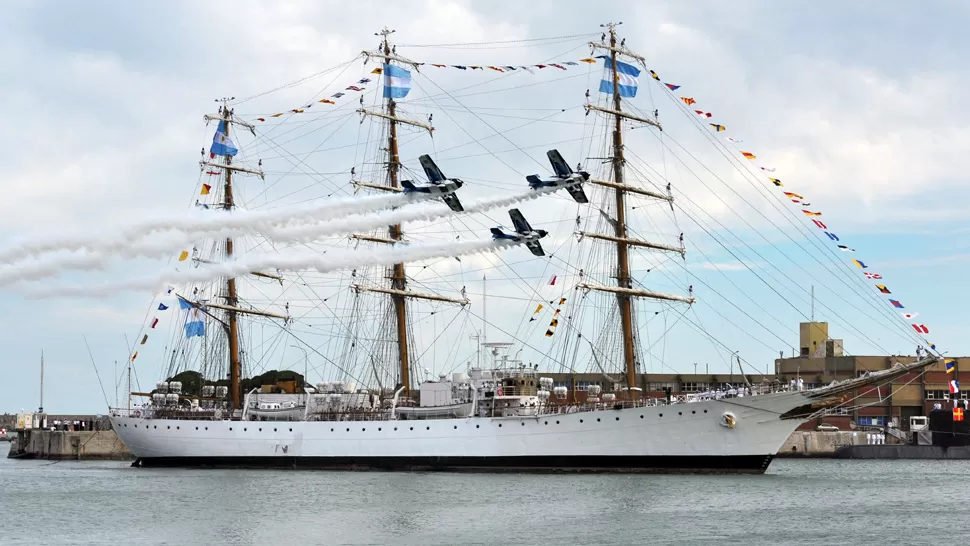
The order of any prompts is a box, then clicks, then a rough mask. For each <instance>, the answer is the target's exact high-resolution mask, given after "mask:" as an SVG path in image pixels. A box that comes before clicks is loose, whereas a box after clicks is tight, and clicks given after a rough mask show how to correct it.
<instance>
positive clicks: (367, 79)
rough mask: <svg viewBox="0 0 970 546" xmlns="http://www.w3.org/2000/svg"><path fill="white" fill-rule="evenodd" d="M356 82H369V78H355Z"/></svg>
mask: <svg viewBox="0 0 970 546" xmlns="http://www.w3.org/2000/svg"><path fill="white" fill-rule="evenodd" d="M357 83H370V78H361V79H359V80H357Z"/></svg>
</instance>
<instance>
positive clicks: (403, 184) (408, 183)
mask: <svg viewBox="0 0 970 546" xmlns="http://www.w3.org/2000/svg"><path fill="white" fill-rule="evenodd" d="M401 187H402V188H404V189H405V190H413V189H414V182H411V181H410V180H401Z"/></svg>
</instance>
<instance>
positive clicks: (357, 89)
mask: <svg viewBox="0 0 970 546" xmlns="http://www.w3.org/2000/svg"><path fill="white" fill-rule="evenodd" d="M363 90H364V88H363V87H357V86H356V85H348V86H347V88H346V89H344V91H363Z"/></svg>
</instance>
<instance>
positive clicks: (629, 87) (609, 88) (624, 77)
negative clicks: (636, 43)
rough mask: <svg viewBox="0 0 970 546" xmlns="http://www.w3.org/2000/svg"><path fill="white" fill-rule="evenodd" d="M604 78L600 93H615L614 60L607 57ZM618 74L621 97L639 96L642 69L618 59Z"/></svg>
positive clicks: (601, 82)
mask: <svg viewBox="0 0 970 546" xmlns="http://www.w3.org/2000/svg"><path fill="white" fill-rule="evenodd" d="M603 68H604V70H603V79H602V80H601V81H600V93H606V94H608V95H612V94H613V61H611V60H610V59H609V58H605V60H604V66H603ZM616 74H617V76H619V82H620V85H619V91H620V96H621V97H635V96H637V76H639V75H640V69H639V68H637V67H635V66H633V65H632V64H627V63H624V62H621V61H616Z"/></svg>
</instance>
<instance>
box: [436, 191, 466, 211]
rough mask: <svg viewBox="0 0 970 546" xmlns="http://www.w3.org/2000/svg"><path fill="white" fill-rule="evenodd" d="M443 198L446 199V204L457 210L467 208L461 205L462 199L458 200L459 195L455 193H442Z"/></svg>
mask: <svg viewBox="0 0 970 546" xmlns="http://www.w3.org/2000/svg"><path fill="white" fill-rule="evenodd" d="M441 200H442V201H444V202H445V204H446V205H448V207H449V208H451V210H453V211H455V212H461V211H463V210H465V208H464V207H462V206H461V201H459V200H458V196H456V195H455V194H453V193H449V194H445V195H442V196H441Z"/></svg>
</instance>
